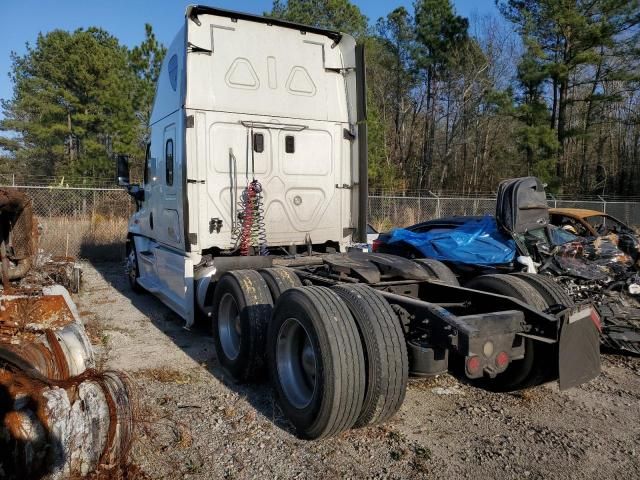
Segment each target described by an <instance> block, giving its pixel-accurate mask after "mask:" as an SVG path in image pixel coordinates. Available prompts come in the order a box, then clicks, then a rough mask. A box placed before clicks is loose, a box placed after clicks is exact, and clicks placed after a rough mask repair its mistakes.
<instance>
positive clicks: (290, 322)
mask: <svg viewBox="0 0 640 480" xmlns="http://www.w3.org/2000/svg"><path fill="white" fill-rule="evenodd" d="M267 354H268V362H269V371H270V373H271V378H272V382H273V387H274V390H275V394H276V397H277V399H278V402H279V404H280V406H281V408H282V410H283V412H284V414H285V415H286V416H287V418H288V419H289V421H290V422H291V423H292V424H293V426H294V427H295V429H296V431H297V433H298V435H300V436H301V437H303V438H307V439H317V438H322V437H328V436H331V435H335V434H337V433H339V432H341V431H343V430H347V429H349V428H351V427H352V426H353V425H354V424H355V422H356V420H357V419H358V416H359V414H360V410H361V408H362V402H363V400H364V393H365V365H364V353H363V349H362V344H361V342H360V336H359V334H358V328H357V326H356V322H355V321H354V319H353V317H352V316H351V314H350V313H349V309H348V308H347V306H346V305H345V303H344V302H343V301H342V300H341V299H340V297H339V296H338V295H337V294H336V293H335V292H333V291H331V289H329V288H326V287H316V286H310V287H301V288H293V289H289V290H287V291H286V292H284V293H283V294H282V295H281V296H280V298H279V299H278V301H277V302H276V306H275V309H274V312H273V317H272V319H271V323H270V324H269V333H268V339H267Z"/></svg>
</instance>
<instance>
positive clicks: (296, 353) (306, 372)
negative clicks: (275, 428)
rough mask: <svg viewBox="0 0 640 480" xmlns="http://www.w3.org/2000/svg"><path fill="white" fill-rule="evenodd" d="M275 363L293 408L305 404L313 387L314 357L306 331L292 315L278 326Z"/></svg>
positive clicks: (308, 401)
mask: <svg viewBox="0 0 640 480" xmlns="http://www.w3.org/2000/svg"><path fill="white" fill-rule="evenodd" d="M276 363H277V367H278V378H279V380H280V385H281V387H282V391H283V392H284V394H285V396H286V397H287V400H288V401H289V402H290V403H291V404H292V405H293V406H294V407H295V408H298V409H302V408H305V407H307V406H308V405H309V404H310V403H311V399H312V398H313V394H314V392H315V389H316V383H317V382H316V370H317V358H316V352H315V350H314V348H313V344H312V343H311V337H310V336H309V333H308V332H307V330H306V329H305V328H304V326H303V325H302V324H301V323H300V322H299V321H298V320H296V319H295V318H287V319H286V320H285V321H284V322H283V324H282V325H281V326H280V331H279V332H278V343H277V346H276Z"/></svg>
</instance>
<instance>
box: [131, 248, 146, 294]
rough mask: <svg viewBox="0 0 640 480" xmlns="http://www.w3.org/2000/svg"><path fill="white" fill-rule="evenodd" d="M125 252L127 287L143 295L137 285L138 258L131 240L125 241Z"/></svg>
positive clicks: (140, 287) (142, 290)
mask: <svg viewBox="0 0 640 480" xmlns="http://www.w3.org/2000/svg"><path fill="white" fill-rule="evenodd" d="M127 252H128V253H127V278H128V280H129V286H130V287H131V290H133V291H134V292H136V293H143V292H144V288H142V286H141V285H140V284H139V283H138V277H140V270H139V269H138V256H137V254H136V245H135V243H134V242H133V239H130V240H128V241H127Z"/></svg>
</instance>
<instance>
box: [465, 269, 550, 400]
mask: <svg viewBox="0 0 640 480" xmlns="http://www.w3.org/2000/svg"><path fill="white" fill-rule="evenodd" d="M465 286H466V287H467V288H473V289H475V290H482V291H484V292H491V293H497V294H499V295H505V296H508V297H513V298H515V299H517V300H520V301H521V302H524V303H526V304H527V305H530V306H532V307H534V308H535V309H537V310H540V311H545V310H546V309H547V308H548V307H549V305H548V304H547V302H546V301H545V299H544V298H543V297H542V295H540V294H539V293H538V291H537V290H536V289H535V288H533V287H532V286H531V285H529V284H528V283H527V282H525V281H524V280H522V279H521V278H517V277H514V276H511V275H482V276H480V277H476V278H474V279H473V280H471V281H470V282H469V283H467V285H465ZM523 341H524V343H525V345H524V351H525V353H524V358H523V359H521V360H514V361H512V362H511V364H510V365H509V366H508V367H507V369H506V370H505V371H504V372H502V373H500V374H498V375H497V376H496V377H495V378H483V379H480V380H474V381H473V383H477V384H478V385H480V386H482V387H485V388H487V389H489V390H494V391H500V392H504V391H514V390H522V389H524V388H528V387H531V386H534V385H535V384H537V383H540V382H541V381H542V380H543V379H542V377H541V373H542V370H543V369H544V366H545V364H546V362H545V358H544V357H545V356H546V355H545V353H547V352H546V350H545V349H544V348H543V347H542V345H541V344H540V342H535V341H533V340H531V339H530V338H523Z"/></svg>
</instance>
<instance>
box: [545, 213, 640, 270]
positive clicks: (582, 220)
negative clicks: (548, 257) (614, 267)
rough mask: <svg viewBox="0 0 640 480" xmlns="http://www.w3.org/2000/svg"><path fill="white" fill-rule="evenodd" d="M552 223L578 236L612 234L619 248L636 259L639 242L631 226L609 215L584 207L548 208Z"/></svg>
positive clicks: (639, 248) (639, 247)
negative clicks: (615, 237)
mask: <svg viewBox="0 0 640 480" xmlns="http://www.w3.org/2000/svg"><path fill="white" fill-rule="evenodd" d="M549 217H550V221H551V224H552V225H556V226H558V227H561V228H563V229H565V230H567V231H569V232H571V233H573V234H574V235H578V236H580V237H604V236H607V235H611V234H614V235H615V236H617V245H618V248H620V250H622V251H623V252H625V253H627V254H629V255H631V257H632V258H633V259H634V260H637V259H638V256H639V255H638V253H639V250H640V242H639V240H638V236H637V235H636V233H635V232H634V231H633V229H632V228H630V227H629V226H627V225H625V224H624V223H622V222H621V221H620V220H618V219H617V218H614V217H612V216H611V215H609V214H607V213H604V212H598V211H597V210H588V209H584V208H550V209H549Z"/></svg>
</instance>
